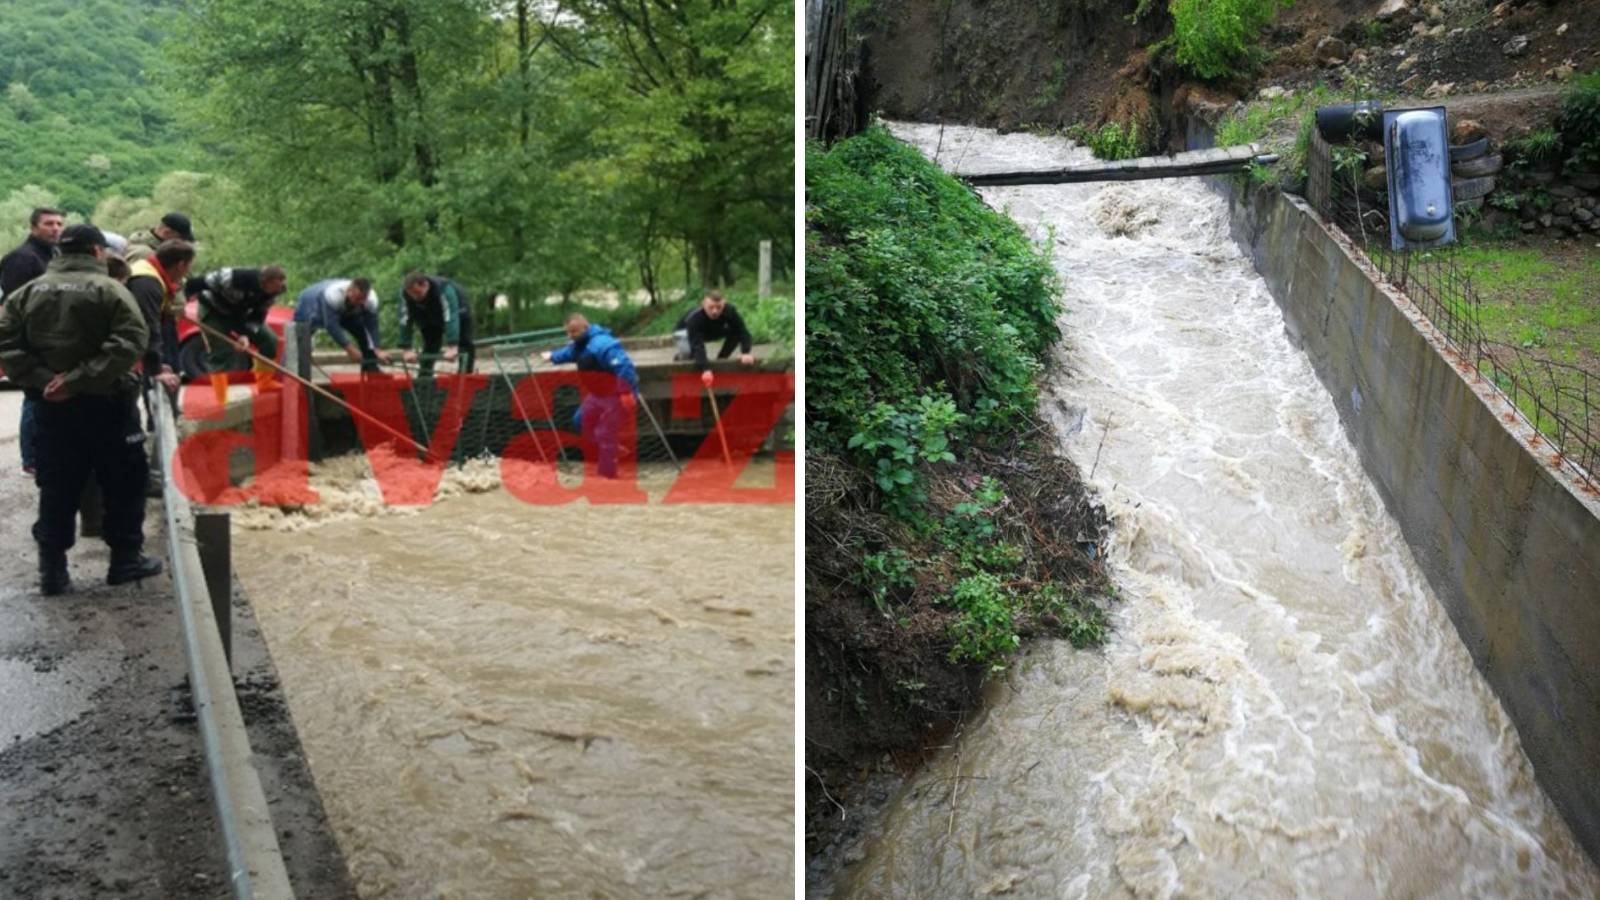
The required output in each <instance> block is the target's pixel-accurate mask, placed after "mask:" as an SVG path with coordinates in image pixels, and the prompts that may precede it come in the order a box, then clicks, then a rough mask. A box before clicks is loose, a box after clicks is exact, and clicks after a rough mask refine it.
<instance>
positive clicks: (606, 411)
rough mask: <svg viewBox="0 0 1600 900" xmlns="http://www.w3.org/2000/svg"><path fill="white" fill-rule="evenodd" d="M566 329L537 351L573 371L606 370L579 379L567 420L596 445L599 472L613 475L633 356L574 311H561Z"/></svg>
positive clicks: (633, 376) (635, 382) (630, 400)
mask: <svg viewBox="0 0 1600 900" xmlns="http://www.w3.org/2000/svg"><path fill="white" fill-rule="evenodd" d="M566 329H567V337H568V338H569V339H570V342H569V343H568V344H567V345H566V346H565V347H562V348H561V349H559V350H555V351H546V352H544V353H542V354H540V355H541V356H543V357H544V359H545V361H546V362H549V363H553V364H557V365H559V364H561V363H569V362H570V363H577V364H578V371H579V372H594V373H600V374H603V375H606V376H609V377H596V378H592V379H585V382H584V392H583V394H584V397H583V403H582V404H580V405H579V406H578V411H577V413H575V414H574V415H573V417H572V424H573V425H575V426H577V428H578V430H579V431H580V432H581V433H582V434H583V436H584V438H585V439H586V440H590V441H593V442H594V443H595V445H596V446H597V447H598V448H599V455H600V458H599V461H598V462H599V473H600V477H601V478H616V477H617V437H618V432H619V431H620V430H621V429H622V423H623V421H624V420H623V418H622V417H623V416H624V415H633V410H634V394H636V393H637V392H638V390H639V375H638V373H637V372H635V371H634V368H633V360H632V359H629V358H628V353H627V351H625V350H623V349H622V342H621V341H618V340H617V339H616V338H615V337H613V336H612V334H611V331H610V330H609V329H607V328H606V327H605V326H604V325H591V324H589V320H588V319H586V318H584V317H583V316H582V315H577V314H574V315H571V316H568V317H567V324H566ZM624 388H625V389H624Z"/></svg>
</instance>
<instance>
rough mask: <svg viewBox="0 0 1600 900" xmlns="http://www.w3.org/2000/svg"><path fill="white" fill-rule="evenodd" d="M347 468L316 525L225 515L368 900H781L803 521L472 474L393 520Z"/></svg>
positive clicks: (651, 481) (756, 477)
mask: <svg viewBox="0 0 1600 900" xmlns="http://www.w3.org/2000/svg"><path fill="white" fill-rule="evenodd" d="M330 471H331V470H330ZM354 471H355V470H354V469H348V470H346V471H344V472H342V473H339V474H338V476H337V477H342V478H343V479H344V482H343V483H342V487H343V488H344V489H345V492H346V493H345V495H344V496H336V495H338V494H339V490H338V489H335V490H329V486H330V484H329V481H328V479H329V477H334V476H330V475H329V474H328V472H324V473H322V474H321V475H319V476H317V477H315V478H314V480H313V484H314V485H315V486H317V487H318V489H319V490H322V491H323V492H324V496H325V498H328V499H329V500H330V501H331V506H332V508H336V509H338V510H341V512H340V513H339V514H338V515H334V516H331V517H327V518H325V519H323V520H322V521H321V522H320V523H317V524H314V525H313V527H303V526H304V525H305V524H306V522H305V520H304V519H302V518H301V517H297V516H290V517H282V516H280V515H279V514H277V513H276V512H275V511H273V512H271V513H270V514H266V513H264V511H260V510H257V511H248V510H245V511H241V512H240V514H239V515H237V516H236V518H235V522H236V524H235V534H234V542H235V546H234V560H235V563H234V564H235V567H236V570H237V573H238V576H239V578H240V580H241V581H242V583H243V585H244V587H245V589H246V590H247V591H248V593H249V595H250V598H251V601H252V603H253V605H254V606H255V609H256V613H257V616H258V617H259V619H260V622H261V627H262V629H263V631H264V633H265V635H266V638H267V641H268V644H269V645H270V646H271V648H272V652H273V654H274V656H275V658H276V660H277V662H278V666H279V669H280V671H281V675H282V679H283V683H284V687H285V690H286V692H287V694H288V697H289V703H290V707H291V709H292V711H293V715H294V718H295V721H296V723H297V726H298V728H299V730H300V734H301V738H302V741H303V742H304V745H305V749H306V753H307V756H308V758H309V760H310V763H311V768H312V771H313V773H314V774H315V776H316V780H317V784H318V787H319V789H320V791H321V793H322V795H323V800H324V803H325V804H326V806H327V810H328V815H329V818H330V821H331V823H332V825H333V829H334V831H335V832H336V833H337V835H338V837H339V841H340V843H341V845H342V846H343V849H344V852H345V855H346V857H347V858H348V860H349V864H350V867H351V870H352V874H353V875H354V877H355V880H356V882H357V884H358V887H359V888H360V891H361V894H362V896H363V897H458V898H469V897H550V896H574V895H582V896H597V897H598V896H604V897H668V896H696V897H700V896H716V897H761V896H787V895H789V894H790V893H791V892H792V891H793V885H794V776H793V765H794V740H795V734H794V619H795V617H794V584H795V572H794V507H793V505H771V504H751V505H663V504H660V503H658V502H654V501H653V502H651V503H648V504H639V505H613V506H590V505H588V504H587V503H586V502H580V503H576V504H570V505H567V506H557V507H535V506H531V505H528V504H525V503H523V502H521V501H519V500H517V499H515V498H513V497H511V496H509V495H508V494H506V493H505V492H503V491H501V490H499V489H497V488H494V489H491V487H490V484H486V483H483V481H484V479H482V478H477V477H476V476H477V475H478V474H480V473H475V472H473V471H471V470H468V471H467V472H465V473H460V474H457V473H451V475H450V476H447V485H446V492H447V493H453V494H454V496H451V497H450V498H449V499H447V500H444V501H442V502H439V503H436V504H434V505H433V506H431V507H428V508H425V509H420V510H417V511H414V512H399V513H396V512H394V511H392V510H390V511H384V510H381V509H378V508H374V507H373V506H372V505H370V504H364V503H362V502H356V501H352V499H351V497H352V496H357V495H361V494H363V493H366V494H372V493H373V492H375V487H374V486H373V485H372V484H371V482H370V481H368V482H367V483H365V484H361V483H359V481H358V480H357V481H352V480H351V478H352V475H353V473H354ZM670 477H671V472H670V470H666V471H661V470H647V471H645V472H643V473H642V474H641V478H640V481H641V484H642V485H643V486H644V487H645V488H646V490H648V491H650V493H651V495H652V497H653V498H659V497H660V495H661V493H662V492H663V491H664V489H665V488H666V487H667V486H668V484H669V483H670ZM771 478H772V466H771V464H770V463H761V462H757V463H755V464H753V466H752V471H749V472H747V473H746V475H745V477H744V479H743V480H742V481H741V485H743V484H745V483H750V484H752V485H758V484H763V483H765V484H770V483H771ZM451 479H453V480H454V481H455V482H456V483H454V484H452V483H451V481H450V480H451ZM463 479H464V480H465V481H467V482H470V484H468V485H467V487H466V489H465V490H460V489H459V488H461V484H460V483H459V482H461V481H462V480H463ZM474 479H475V480H474Z"/></svg>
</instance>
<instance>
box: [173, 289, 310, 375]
mask: <svg viewBox="0 0 1600 900" xmlns="http://www.w3.org/2000/svg"><path fill="white" fill-rule="evenodd" d="M287 281H288V276H287V275H285V274H284V271H283V267H282V266H262V267H261V268H259V269H218V270H216V271H215V272H208V273H206V275H205V277H203V278H191V279H189V281H188V283H187V284H186V285H185V286H184V291H185V292H186V293H187V294H188V295H189V296H191V297H194V296H198V297H199V298H200V324H202V325H205V326H207V327H209V328H212V329H214V330H215V331H218V332H222V333H224V334H233V335H237V337H236V338H235V339H234V340H233V342H231V343H230V342H228V341H223V340H219V339H218V338H217V336H216V335H215V334H207V336H206V340H207V341H208V342H209V345H210V348H211V349H210V353H209V354H208V355H207V358H206V368H207V369H208V370H210V371H211V372H225V371H227V370H228V367H229V366H230V365H232V363H233V354H234V351H235V350H237V351H239V352H241V353H243V352H244V351H246V350H248V349H250V345H251V344H254V345H255V348H256V352H257V353H259V354H261V355H262V356H264V357H266V358H267V359H277V357H278V336H277V335H275V334H273V333H272V328H271V326H269V325H267V310H269V309H271V308H272V301H273V299H274V298H276V297H277V296H278V295H279V294H281V293H283V289H284V287H285V285H286V283H287ZM252 368H254V369H255V372H256V382H257V383H258V384H260V385H261V386H262V387H263V388H271V387H276V386H277V381H276V379H274V378H273V377H272V369H271V367H269V366H263V365H261V364H260V363H257V364H255V365H254V366H252Z"/></svg>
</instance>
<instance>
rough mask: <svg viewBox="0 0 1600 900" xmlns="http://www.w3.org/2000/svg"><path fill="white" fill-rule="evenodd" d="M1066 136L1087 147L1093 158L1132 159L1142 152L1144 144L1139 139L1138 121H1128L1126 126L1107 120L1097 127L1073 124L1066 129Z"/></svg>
mask: <svg viewBox="0 0 1600 900" xmlns="http://www.w3.org/2000/svg"><path fill="white" fill-rule="evenodd" d="M1067 137H1069V138H1072V140H1074V141H1076V142H1077V143H1078V144H1080V145H1082V146H1084V147H1088V148H1089V150H1090V152H1092V153H1094V156H1095V159H1109V160H1118V159H1133V158H1134V157H1136V156H1140V155H1142V154H1143V152H1144V144H1143V142H1141V141H1140V139H1139V123H1138V122H1133V123H1130V124H1129V125H1128V126H1127V127H1126V128H1124V127H1123V126H1122V125H1121V124H1120V123H1117V122H1107V123H1106V124H1104V125H1101V126H1100V127H1099V128H1097V129H1096V128H1090V127H1089V126H1087V125H1073V126H1072V127H1070V128H1068V129H1067Z"/></svg>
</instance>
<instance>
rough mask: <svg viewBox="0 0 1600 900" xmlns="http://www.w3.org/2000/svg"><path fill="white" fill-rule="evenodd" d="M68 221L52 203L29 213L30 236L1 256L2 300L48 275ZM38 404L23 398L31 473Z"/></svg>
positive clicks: (21, 435)
mask: <svg viewBox="0 0 1600 900" xmlns="http://www.w3.org/2000/svg"><path fill="white" fill-rule="evenodd" d="M64 223H65V220H64V219H63V218H62V215H61V210H59V209H52V208H50V207H48V206H41V207H38V208H37V209H35V210H34V211H33V214H32V215H30V216H28V239H27V240H25V241H23V242H22V246H20V247H18V248H17V249H15V250H13V251H11V252H10V253H7V254H6V255H5V256H4V257H3V258H0V301H3V299H4V298H5V296H6V295H7V294H14V293H16V292H17V290H18V289H20V288H21V287H22V286H23V285H25V284H27V283H28V282H30V281H32V280H34V279H35V278H38V277H39V276H40V275H43V274H44V271H45V268H46V267H47V266H49V265H50V260H51V259H54V258H55V255H56V242H57V241H59V240H60V239H61V229H62V227H63V225H64ZM34 404H35V401H34V400H32V399H30V398H27V397H24V398H23V399H22V425H21V427H20V429H19V431H18V435H17V444H18V448H19V449H20V450H21V451H22V471H23V472H24V473H26V474H28V475H32V474H33V471H34V468H33V467H34V452H33V451H34V444H35V443H36V440H37V438H36V429H35V427H34V414H35V412H36V407H35V405H34Z"/></svg>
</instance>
